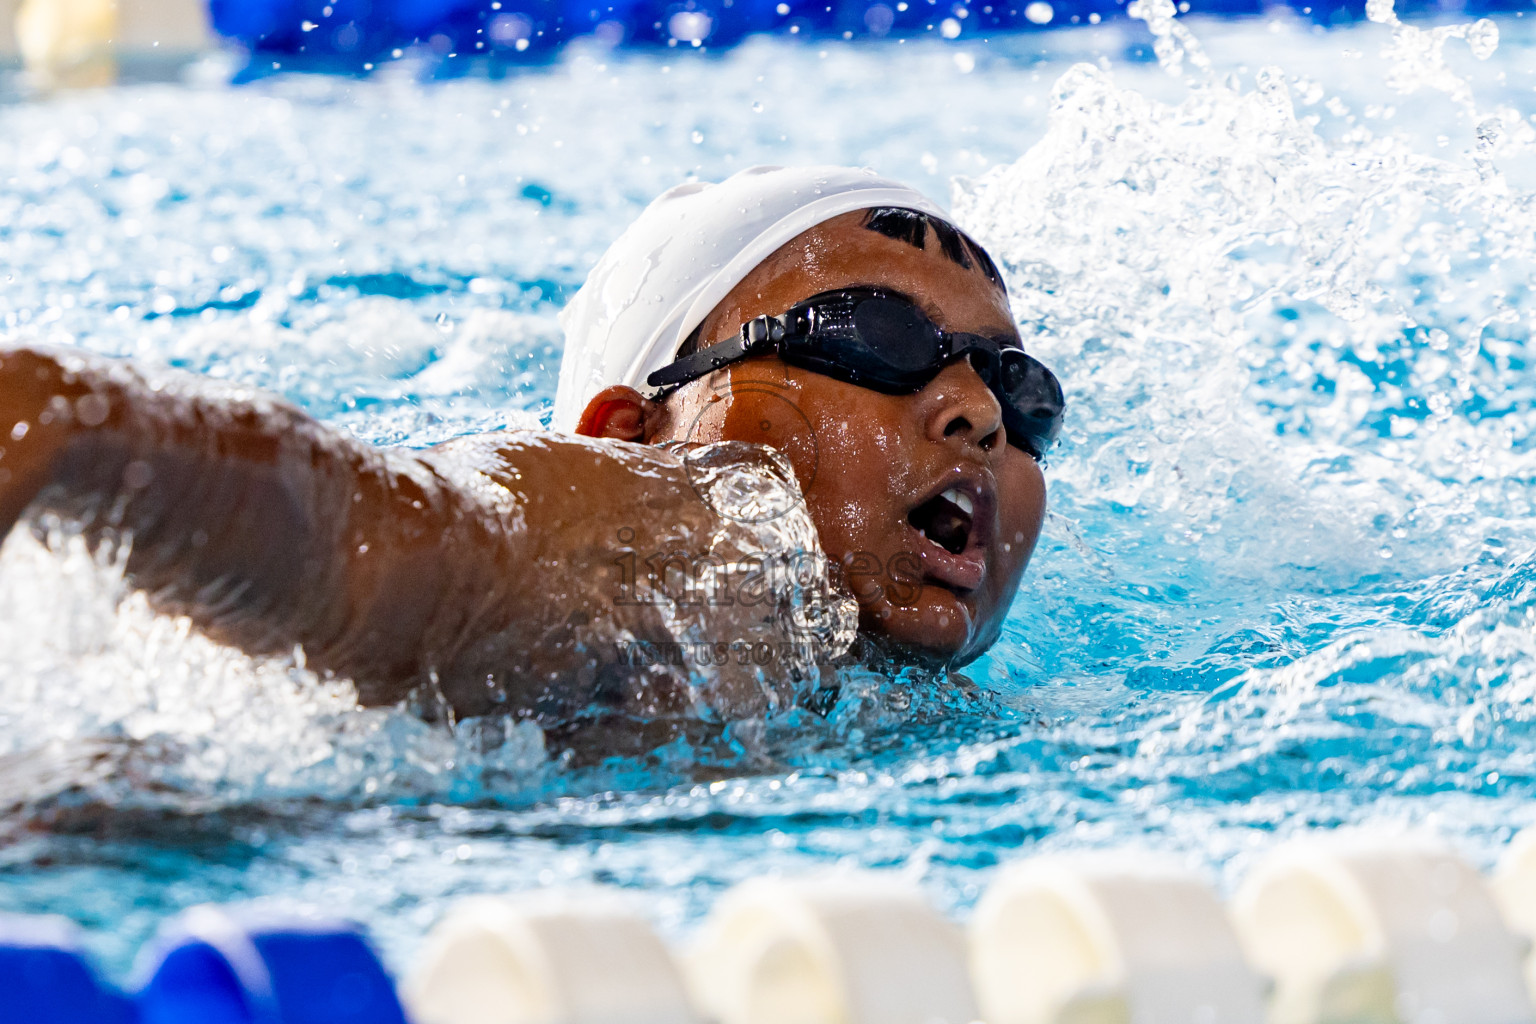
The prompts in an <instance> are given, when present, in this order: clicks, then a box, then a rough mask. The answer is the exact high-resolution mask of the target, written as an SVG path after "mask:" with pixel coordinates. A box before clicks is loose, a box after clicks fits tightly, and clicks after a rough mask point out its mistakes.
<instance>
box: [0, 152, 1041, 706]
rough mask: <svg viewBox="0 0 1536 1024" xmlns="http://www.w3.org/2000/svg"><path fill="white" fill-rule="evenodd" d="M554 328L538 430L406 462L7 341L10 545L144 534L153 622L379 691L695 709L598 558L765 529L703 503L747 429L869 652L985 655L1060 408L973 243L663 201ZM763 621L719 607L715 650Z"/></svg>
mask: <svg viewBox="0 0 1536 1024" xmlns="http://www.w3.org/2000/svg"><path fill="white" fill-rule="evenodd" d="M562 320H563V322H564V325H565V328H566V335H567V342H566V350H565V354H564V357H563V360H562V363H561V368H560V381H559V388H558V393H557V396H556V401H555V409H554V422H553V427H554V428H555V430H556V431H557V432H556V433H545V432H537V431H508V432H502V433H496V434H486V435H479V436H474V437H468V438H461V439H457V440H455V441H452V442H449V443H447V444H444V445H439V446H437V447H434V448H431V449H427V450H424V451H408V450H403V449H380V448H375V447H372V446H369V445H366V444H363V443H361V442H359V441H357V440H355V439H353V438H351V437H350V436H348V435H345V434H342V433H341V432H339V431H336V430H333V429H331V428H328V427H326V426H324V425H322V424H320V423H318V422H316V421H314V420H313V419H311V418H309V417H308V416H306V415H305V414H303V413H302V412H300V411H298V410H297V409H295V408H294V407H292V406H290V405H288V404H286V403H284V402H281V401H279V400H276V399H273V398H269V397H266V396H264V395H261V394H258V393H254V392H250V391H242V390H238V389H230V388H216V387H215V386H214V385H212V384H210V383H203V382H196V381H190V380H188V379H186V378H174V377H154V376H151V375H147V374H145V373H141V372H140V371H138V370H136V369H134V368H133V367H130V366H128V365H127V364H124V363H121V362H114V361H108V360H98V359H94V358H91V357H87V356H85V355H83V354H79V353H75V352H70V351H63V350H58V351H55V350H37V349H27V348H11V349H3V348H0V537H3V536H4V534H5V533H6V532H8V531H9V529H10V527H11V526H12V525H13V524H15V523H16V522H18V521H19V520H21V519H23V518H24V517H25V516H29V515H30V516H33V517H35V516H37V515H40V514H50V515H55V516H58V517H61V518H62V519H64V520H66V521H68V522H71V523H73V524H75V525H77V526H78V527H79V528H80V529H82V530H83V531H84V532H85V533H86V535H87V537H88V538H89V539H90V540H91V541H92V542H98V543H99V542H103V541H106V542H111V541H114V540H118V539H129V540H131V545H130V549H129V554H128V557H127V560H126V567H125V573H126V576H127V579H128V580H129V582H130V583H131V584H132V585H134V586H135V587H138V588H140V589H142V590H144V591H145V592H146V593H147V594H148V595H149V597H150V599H151V601H152V603H153V604H154V605H155V606H156V607H157V608H158V609H160V610H162V611H165V612H168V613H172V614H180V615H186V616H188V617H189V618H190V619H191V620H192V621H193V622H194V623H195V624H196V625H197V626H198V627H199V628H201V629H202V630H204V631H205V632H207V633H208V634H210V635H211V636H213V637H214V638H215V639H218V640H221V641H223V642H226V643H230V644H233V645H235V646H238V647H240V648H243V649H245V650H246V651H248V652H250V653H252V654H256V655H265V654H287V653H291V652H293V651H294V650H295V649H296V648H298V649H301V650H302V655H303V658H304V659H305V662H306V664H307V665H308V666H309V667H311V668H313V669H316V670H318V671H321V672H328V673H334V674H335V675H338V676H344V677H349V678H351V679H352V680H354V682H355V684H356V686H357V690H358V697H359V700H360V701H361V702H362V703H364V704H371V705H389V704H395V703H398V702H401V701H402V700H406V699H414V700H415V701H416V704H417V707H418V709H420V710H423V711H424V713H427V714H429V715H430V714H436V713H440V714H444V715H447V716H450V717H466V716H472V715H482V714H487V713H491V712H497V711H503V712H508V713H511V714H514V715H516V716H519V717H531V718H533V719H534V720H535V721H537V722H539V723H540V724H541V725H545V726H546V727H554V728H561V727H566V726H569V725H570V723H572V722H573V721H574V720H576V719H579V718H581V717H582V716H583V715H584V714H588V713H589V712H590V708H591V706H592V705H593V704H594V703H596V704H598V705H602V706H604V707H606V708H607V709H609V710H612V711H614V712H615V713H619V714H624V715H628V716H631V717H634V718H640V719H643V718H646V717H648V716H658V715H660V716H667V715H678V714H687V713H689V711H690V707H691V708H692V709H693V710H694V711H697V710H698V701H697V695H696V694H693V692H692V691H690V690H689V688H688V686H687V685H686V683H685V682H684V681H681V680H679V679H678V678H677V675H678V673H676V672H675V671H673V672H669V671H667V670H666V667H665V666H656V665H654V664H651V665H638V664H636V663H634V661H633V660H632V659H626V658H624V657H622V656H621V654H620V651H619V648H618V647H616V646H615V645H614V644H612V643H609V642H605V641H606V640H611V639H612V638H613V637H616V636H622V637H628V638H631V639H638V640H641V641H655V642H665V641H668V640H672V639H674V638H675V637H676V635H677V633H676V623H675V621H672V620H669V619H668V617H667V615H668V612H667V609H666V608H665V607H662V606H660V605H655V604H648V603H646V602H637V601H628V602H626V601H624V600H623V599H622V598H621V599H620V600H617V601H616V600H615V596H614V595H615V590H614V586H613V576H614V567H615V565H616V564H621V562H622V560H619V561H616V551H617V550H618V549H619V548H620V547H622V548H623V549H624V550H625V551H628V552H631V553H633V552H639V553H640V558H641V560H642V562H643V560H644V559H645V558H646V557H647V556H648V555H650V554H652V553H655V554H656V555H657V556H659V557H661V558H663V559H665V558H667V557H669V556H670V555H671V554H673V553H676V552H679V551H681V552H684V553H692V555H694V556H701V557H704V558H706V559H716V560H718V559H719V558H721V557H731V556H732V555H740V554H741V553H742V552H744V551H747V550H748V549H750V547H751V541H752V535H753V534H752V529H751V527H752V526H753V523H752V522H751V521H746V522H744V523H736V522H732V521H731V520H732V516H731V515H730V514H727V515H724V516H722V514H721V511H720V509H718V508H717V507H715V505H713V504H712V503H711V502H710V501H709V500H705V499H707V497H708V496H707V495H705V494H702V493H701V492H700V490H699V487H698V480H697V479H696V478H695V474H696V472H697V469H696V467H690V465H689V463H688V456H689V453H690V452H694V451H702V450H713V451H715V452H719V451H720V450H722V448H724V449H727V450H730V451H732V452H734V453H735V454H736V455H737V456H739V457H741V458H743V459H745V460H746V461H749V462H750V461H751V453H753V452H757V453H760V454H761V453H762V452H763V449H758V448H751V447H749V446H747V445H742V444H736V445H731V444H726V445H724V446H718V445H715V446H713V447H712V448H709V449H701V448H699V447H698V446H700V445H705V446H711V445H713V443H715V442H748V443H750V445H766V446H769V447H770V448H772V449H776V450H777V451H778V452H780V453H782V456H783V457H784V459H787V464H786V462H785V461H784V460H783V459H779V458H777V457H772V458H761V459H759V462H760V463H761V465H760V469H761V470H762V471H763V472H765V473H767V474H768V475H772V474H773V473H774V472H775V471H777V472H779V473H780V474H781V475H786V476H787V475H788V474H789V473H791V472H792V474H793V477H794V480H793V481H792V482H791V481H787V480H786V484H787V485H788V486H789V487H790V488H791V489H792V490H793V488H794V487H795V486H796V485H798V488H799V489H800V491H803V500H804V512H803V513H802V514H805V515H808V516H809V522H810V523H811V524H813V526H814V533H815V535H816V537H818V538H819V543H820V546H821V548H822V549H823V550H824V551H825V554H826V558H827V559H828V560H829V561H830V563H831V564H833V565H834V566H837V567H839V568H840V570H841V578H842V580H843V581H844V582H845V583H846V585H847V586H848V588H849V589H851V591H852V594H853V598H854V599H855V600H856V601H857V620H858V631H859V638H860V641H861V643H860V650H861V651H863V652H864V654H865V655H866V656H874V657H878V658H879V659H881V660H882V662H883V663H885V664H913V665H918V666H922V667H924V668H927V669H932V670H935V671H942V670H945V669H949V668H953V667H958V666H961V665H964V664H966V663H967V662H969V661H971V660H973V659H975V658H976V657H977V656H979V655H980V654H981V653H982V652H983V651H985V650H986V649H987V648H988V647H989V646H990V645H991V644H992V643H993V642H995V640H996V639H997V636H998V634H999V631H1000V630H1001V627H1002V623H1003V619H1004V617H1005V616H1006V614H1007V611H1008V607H1009V604H1010V602H1011V600H1012V597H1013V595H1014V593H1015V591H1016V590H1017V588H1018V585H1019V582H1020V579H1021V577H1022V574H1023V572H1024V568H1025V566H1026V564H1027V563H1028V561H1029V557H1030V554H1031V553H1032V551H1033V550H1034V546H1035V543H1036V540H1037V538H1038V535H1039V532H1040V527H1041V523H1042V521H1043V517H1044V514H1045V501H1046V498H1045V481H1044V477H1043V475H1042V472H1041V468H1040V459H1041V457H1042V456H1043V454H1044V452H1045V450H1046V449H1047V448H1048V447H1049V446H1050V444H1051V443H1052V442H1053V441H1054V439H1055V436H1056V432H1057V430H1058V429H1059V426H1060V421H1061V414H1062V407H1063V400H1062V394H1061V390H1060V387H1059V385H1058V384H1057V382H1056V380H1055V378H1054V377H1053V376H1052V375H1051V374H1050V372H1049V371H1048V370H1046V369H1045V368H1044V367H1043V366H1041V365H1040V364H1039V363H1038V362H1036V361H1034V360H1033V359H1032V358H1030V357H1028V356H1026V355H1025V354H1024V353H1023V350H1022V346H1021V343H1020V339H1019V335H1018V331H1017V328H1016V327H1015V325H1014V321H1013V316H1012V314H1011V312H1010V309H1009V305H1008V299H1007V294H1006V292H1005V290H1004V288H1003V285H1002V281H1001V278H1000V275H999V274H998V271H997V269H996V267H995V266H994V264H993V262H992V260H991V259H990V258H989V257H988V256H987V255H986V254H985V252H983V251H982V249H981V248H980V246H979V245H977V243H975V242H974V241H973V240H971V239H970V238H969V237H967V236H965V235H964V234H962V233H961V232H959V231H958V230H957V229H956V228H954V227H953V226H951V225H950V224H949V222H948V221H947V220H946V219H945V215H944V213H943V211H942V210H940V209H939V208H937V207H936V206H935V205H934V204H932V203H931V202H930V201H929V200H928V199H926V198H925V197H924V196H923V195H921V194H920V193H918V192H915V191H913V190H911V189H909V188H906V187H904V186H902V185H899V184H897V183H895V182H891V181H888V180H884V179H881V178H878V177H876V176H874V175H873V174H872V173H871V172H868V171H864V170H853V169H845V168H790V169H785V168H753V169H751V170H748V171H743V172H741V173H739V174H737V175H735V176H733V177H731V178H730V179H728V180H726V181H724V182H722V183H719V184H716V185H706V184H702V183H690V184H686V185H681V186H678V187H677V188H674V189H672V190H671V191H669V192H667V193H665V194H664V195H662V196H661V197H660V198H658V199H657V200H656V201H655V202H653V203H652V204H651V205H650V206H649V207H648V208H647V209H646V210H645V211H644V212H643V213H642V214H641V216H640V218H639V219H638V220H637V221H636V222H635V224H633V225H632V226H631V227H630V228H629V229H628V230H627V231H626V232H625V233H624V235H623V236H621V237H620V238H619V239H618V241H616V242H615V243H614V245H613V246H612V247H611V248H610V249H609V251H608V252H607V253H606V254H605V255H604V256H603V258H602V259H601V260H600V261H599V263H598V265H597V267H596V268H595V269H594V270H593V272H592V274H591V275H590V277H589V278H588V280H587V282H586V284H585V285H584V286H583V287H582V289H581V290H580V291H579V292H578V293H577V295H576V296H575V297H574V299H573V300H572V302H571V303H570V305H569V306H568V308H567V309H566V310H565V312H564V313H563V314H562ZM797 496H798V495H797ZM615 538H618V539H619V541H622V544H621V543H619V542H618V541H616V540H615ZM811 543H812V544H814V543H815V539H814V538H813V539H812V541H811ZM630 564H631V565H632V566H633V565H634V564H635V563H634V562H633V561H631V563H630ZM653 564H654V563H653ZM620 574H621V575H622V568H621V573H620ZM594 580H602V581H603V582H602V585H601V586H597V585H594V583H593V581H594ZM725 603H726V604H729V603H730V602H729V601H727V602H725ZM766 621H767V620H766V619H764V618H763V614H762V613H761V611H753V610H750V609H745V608H741V607H736V608H726V609H723V610H718V618H717V623H718V625H719V628H720V629H722V630H725V633H722V634H721V635H726V634H729V635H730V636H732V637H735V636H748V637H759V638H760V637H762V636H763V635H765V633H764V630H765V628H767V627H766V626H765V623H766ZM733 631H734V632H733ZM771 674H772V673H771V669H770V671H769V673H768V675H770V676H771ZM722 685H724V684H722ZM732 687H734V688H732ZM423 693H426V694H428V695H429V697H430V699H428V700H425V701H423V700H422V699H421V695H422V694H423ZM800 696H803V694H799V695H798V696H797V695H796V693H795V687H794V686H793V685H792V684H791V683H789V682H785V681H779V682H775V681H773V680H771V679H769V680H768V681H767V682H766V683H765V682H764V673H762V672H761V671H759V672H757V673H756V674H755V676H754V679H753V680H748V681H747V682H745V683H742V682H741V680H739V679H738V680H737V681H736V683H735V684H732V685H731V686H724V689H722V690H721V691H720V692H719V693H717V694H715V695H713V696H712V697H711V698H710V701H709V703H710V704H711V705H712V711H711V713H713V714H719V715H723V716H726V717H735V716H737V715H741V714H752V713H758V712H761V711H763V710H765V709H767V708H771V707H774V706H782V705H783V704H785V703H786V702H788V701H791V700H795V699H799V697H800ZM722 705H723V706H722Z"/></svg>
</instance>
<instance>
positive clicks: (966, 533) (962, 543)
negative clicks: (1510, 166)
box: [907, 487, 975, 555]
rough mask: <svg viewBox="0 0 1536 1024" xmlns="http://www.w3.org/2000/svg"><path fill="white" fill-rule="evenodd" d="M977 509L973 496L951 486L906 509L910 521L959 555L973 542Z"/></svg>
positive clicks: (929, 537) (935, 541)
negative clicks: (915, 506)
mask: <svg viewBox="0 0 1536 1024" xmlns="http://www.w3.org/2000/svg"><path fill="white" fill-rule="evenodd" d="M974 513H975V505H974V503H973V502H972V500H971V496H970V495H969V494H966V493H965V492H963V491H961V490H960V489H959V488H957V487H951V488H950V489H949V490H947V491H945V492H944V493H943V494H939V495H936V496H934V497H932V498H929V499H928V500H927V501H925V502H923V503H922V504H921V505H919V506H917V508H914V509H913V510H912V511H911V512H909V513H907V522H909V523H911V524H912V526H913V528H914V529H916V530H917V531H918V532H919V533H921V534H922V535H923V536H924V537H927V538H928V539H929V540H931V541H933V542H934V543H935V544H937V545H938V546H939V547H941V548H943V549H944V550H945V551H948V552H949V553H950V554H952V555H958V554H960V553H961V552H962V551H964V550H965V549H966V547H967V546H968V545H969V544H970V542H971V523H972V517H973V515H974Z"/></svg>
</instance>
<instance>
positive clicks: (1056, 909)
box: [971, 856, 1265, 1024]
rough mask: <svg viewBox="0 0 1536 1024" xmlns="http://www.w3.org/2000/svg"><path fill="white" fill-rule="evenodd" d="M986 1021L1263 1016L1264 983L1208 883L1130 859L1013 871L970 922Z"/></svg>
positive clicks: (1060, 860)
mask: <svg viewBox="0 0 1536 1024" xmlns="http://www.w3.org/2000/svg"><path fill="white" fill-rule="evenodd" d="M971 970H972V973H973V976H974V978H975V980H976V995H977V998H978V1000H979V1001H980V1003H981V1010H982V1016H983V1017H984V1019H985V1020H986V1021H987V1024H1100V1022H1102V1024H1112V1022H1113V1024H1127V1022H1131V1021H1135V1022H1137V1024H1200V1022H1209V1024H1218V1022H1219V1024H1263V1021H1264V996H1265V983H1264V981H1263V980H1262V979H1261V978H1260V977H1259V976H1258V975H1257V974H1255V973H1254V972H1253V971H1252V970H1251V969H1250V968H1249V967H1248V965H1247V964H1246V963H1245V962H1244V960H1243V953H1242V947H1241V946H1240V945H1239V943H1238V939H1237V936H1236V934H1235V933H1234V932H1233V930H1232V926H1231V924H1230V923H1229V922H1228V920H1227V916H1226V913H1225V911H1224V910H1223V909H1222V906H1221V904H1220V902H1218V900H1217V899H1216V896H1215V894H1214V893H1213V892H1211V890H1210V889H1209V888H1207V887H1206V886H1205V885H1204V884H1203V883H1202V882H1200V880H1198V879H1196V878H1194V877H1192V876H1190V875H1189V874H1187V873H1185V872H1182V871H1179V870H1177V869H1175V868H1172V867H1162V866H1147V865H1145V864H1136V863H1133V862H1132V861H1131V860H1130V859H1129V858H1128V857H1119V856H1114V857H1104V856H1087V857H1085V856H1076V857H1071V858H1068V857H1042V858H1038V859H1035V860H1030V861H1025V862H1023V863H1020V864H1017V865H1015V866H1014V867H1012V868H1010V869H1008V870H1006V871H1005V872H1004V873H1003V874H1002V876H1001V877H999V878H998V880H997V881H996V882H994V883H993V884H992V886H991V888H989V889H988V890H987V893H986V895H985V896H984V897H983V898H982V901H981V903H980V905H978V906H977V908H976V916H975V918H974V919H973V921H972V923H971Z"/></svg>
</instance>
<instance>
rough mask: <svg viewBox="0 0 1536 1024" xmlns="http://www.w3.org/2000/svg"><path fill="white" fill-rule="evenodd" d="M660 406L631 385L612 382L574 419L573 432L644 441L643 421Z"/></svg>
mask: <svg viewBox="0 0 1536 1024" xmlns="http://www.w3.org/2000/svg"><path fill="white" fill-rule="evenodd" d="M659 409H660V407H659V406H657V404H656V403H655V402H652V401H651V400H650V399H648V398H646V397H645V396H644V395H642V394H641V393H640V392H638V391H636V390H635V389H634V388H631V387H625V386H624V385H622V384H615V385H614V386H613V387H609V388H603V390H601V391H599V392H598V393H597V394H595V395H593V396H592V401H590V402H588V403H587V407H586V408H585V409H583V410H582V412H581V419H579V420H577V421H576V433H578V434H582V435H585V436H586V437H607V438H611V439H613V440H615V441H640V442H644V441H645V435H646V429H645V428H646V425H647V424H648V423H654V422H655V420H656V415H657V413H658V412H659Z"/></svg>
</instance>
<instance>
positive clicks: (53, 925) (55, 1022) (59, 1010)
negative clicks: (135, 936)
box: [0, 914, 134, 1024]
mask: <svg viewBox="0 0 1536 1024" xmlns="http://www.w3.org/2000/svg"><path fill="white" fill-rule="evenodd" d="M0 1005H3V1009H0V1019H4V1020H7V1021H12V1020H14V1021H25V1022H26V1024H132V1022H133V1021H134V1011H133V1006H132V1005H131V1004H130V1003H129V1001H128V1000H127V999H126V998H125V997H124V996H123V995H122V994H121V993H119V992H117V991H116V990H114V989H113V988H111V987H110V986H108V985H105V984H103V983H102V981H101V979H100V978H99V977H97V975H96V971H95V970H94V969H93V968H92V967H91V964H90V961H89V960H87V959H86V957H85V954H84V953H83V952H81V949H80V943H79V932H78V931H77V930H76V928H75V927H74V925H72V924H71V923H70V922H68V921H66V920H64V919H63V918H59V917H29V916H22V915H19V914H14V915H13V914H5V915H0Z"/></svg>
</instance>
